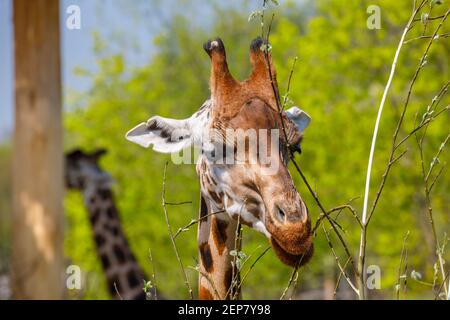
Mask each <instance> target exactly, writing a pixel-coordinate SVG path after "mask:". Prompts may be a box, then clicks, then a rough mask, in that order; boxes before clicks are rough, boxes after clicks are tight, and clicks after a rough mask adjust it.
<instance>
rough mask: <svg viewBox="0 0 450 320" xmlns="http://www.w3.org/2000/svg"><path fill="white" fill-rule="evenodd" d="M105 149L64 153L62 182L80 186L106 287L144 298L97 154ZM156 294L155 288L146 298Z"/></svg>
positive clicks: (128, 296)
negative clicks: (63, 179) (63, 176)
mask: <svg viewBox="0 0 450 320" xmlns="http://www.w3.org/2000/svg"><path fill="white" fill-rule="evenodd" d="M105 152H106V151H105V150H104V149H98V150H96V151H94V152H92V153H85V152H83V151H81V150H78V149H77V150H74V151H72V152H70V153H67V154H66V157H65V158H66V161H65V166H66V168H65V182H66V186H67V188H69V189H74V190H79V191H80V192H82V194H83V198H84V203H85V206H86V208H87V211H88V212H89V220H90V222H91V226H92V230H93V236H94V241H95V247H96V252H97V255H98V257H99V259H100V261H101V265H102V268H103V270H104V273H105V276H106V281H107V285H108V291H109V293H110V295H111V296H112V297H113V298H114V299H125V300H142V299H146V294H145V292H144V291H143V280H144V279H146V277H145V274H144V272H143V270H142V268H141V267H140V266H139V264H138V262H137V261H136V258H135V256H134V254H133V252H132V251H131V249H130V247H129V245H128V241H127V239H126V237H125V234H124V231H123V229H122V227H121V223H120V218H119V214H118V210H117V207H116V204H115V200H114V195H113V192H112V190H111V184H112V178H111V177H110V175H109V174H108V173H107V172H105V171H103V170H102V169H101V168H100V166H99V164H98V160H99V158H100V157H101V156H102V155H103V154H105ZM151 297H155V289H154V288H153V289H152V290H150V291H149V292H148V298H151Z"/></svg>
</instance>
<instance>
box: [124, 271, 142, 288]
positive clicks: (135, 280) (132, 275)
mask: <svg viewBox="0 0 450 320" xmlns="http://www.w3.org/2000/svg"><path fill="white" fill-rule="evenodd" d="M127 281H128V284H129V285H130V288H134V287H136V286H138V285H139V284H140V283H141V282H140V280H139V277H138V275H137V274H136V272H135V271H134V270H131V271H129V272H128V274H127Z"/></svg>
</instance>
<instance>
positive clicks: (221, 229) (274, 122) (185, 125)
mask: <svg viewBox="0 0 450 320" xmlns="http://www.w3.org/2000/svg"><path fill="white" fill-rule="evenodd" d="M264 45H267V43H266V41H264V40H262V39H261V38H260V37H258V38H256V39H255V40H253V41H252V43H251V45H250V62H251V64H252V72H251V74H250V76H249V77H248V78H247V79H246V80H245V81H237V80H235V79H234V78H233V77H232V75H231V74H230V72H229V70H228V65H227V59H226V53H225V46H224V44H223V42H222V40H221V39H220V38H217V39H215V40H209V41H208V42H206V43H205V44H204V46H203V47H204V50H205V51H206V53H207V54H208V55H209V57H210V60H211V75H210V81H209V82H210V91H211V96H210V98H209V99H208V100H207V101H206V102H205V103H204V104H203V105H202V106H201V108H200V109H199V110H198V111H197V112H196V113H194V114H193V115H192V116H191V117H189V118H187V119H183V120H175V119H169V118H163V117H160V116H153V117H151V118H150V119H149V120H148V121H147V122H143V123H141V124H139V125H137V126H136V127H134V128H133V129H131V130H130V131H128V132H127V134H126V136H125V137H126V139H128V140H129V141H131V142H134V143H137V144H139V145H141V146H143V147H146V148H148V147H150V146H153V150H155V151H157V152H161V153H179V152H180V151H182V150H186V148H188V147H191V146H194V147H195V148H197V149H199V150H200V154H199V156H198V159H197V165H196V171H197V175H198V177H199V181H200V212H199V215H200V223H199V226H198V234H197V241H198V251H199V256H200V259H199V270H200V272H199V298H200V299H230V298H233V297H236V296H238V294H239V292H238V293H236V292H232V291H233V286H232V283H233V280H234V279H235V277H238V276H239V275H238V270H236V268H235V264H234V263H232V262H233V256H232V254H230V253H232V251H233V250H234V249H235V248H236V242H237V239H236V234H237V232H236V230H237V228H239V225H240V224H241V223H242V224H244V225H247V226H249V227H251V228H253V229H255V230H257V231H259V232H261V233H263V234H264V235H265V236H266V237H267V238H268V239H269V242H270V244H271V246H272V248H273V250H274V252H275V254H276V255H277V257H278V258H279V260H281V262H283V263H284V264H286V265H289V266H296V265H303V264H305V263H306V262H308V260H309V259H310V258H311V256H312V254H313V243H312V233H311V222H310V216H309V213H308V209H307V207H306V205H305V203H304V201H303V200H302V198H301V196H300V194H299V193H298V191H297V189H296V187H295V185H294V183H293V180H292V177H291V175H290V173H289V171H288V168H287V163H288V160H289V157H288V152H294V151H300V143H301V140H302V138H303V131H304V130H305V128H306V127H307V126H308V125H309V123H310V120H311V118H310V117H309V116H308V115H307V114H306V113H305V112H304V111H302V110H300V109H299V108H298V107H292V108H290V109H288V110H286V111H282V112H281V113H279V111H278V106H277V99H279V98H278V86H277V82H276V72H275V68H274V65H273V62H272V58H271V54H270V52H268V53H267V58H268V59H266V53H265V52H264V51H263V48H264ZM274 92H276V95H277V96H276V95H275V94H274ZM281 131H282V132H283V133H284V134H282V133H280V132H281ZM252 132H253V133H255V134H256V137H257V141H256V146H255V143H253V144H252V143H251V140H250V138H251V133H252ZM233 133H234V135H233ZM274 133H275V135H273V134H274ZM277 134H278V135H277ZM230 136H231V137H230ZM273 136H275V137H277V136H278V139H275V142H273V140H272V143H265V144H264V143H262V141H269V140H270V138H271V137H273ZM239 139H240V140H239ZM240 141H241V146H242V141H243V142H244V143H243V145H244V147H243V149H242V148H241V149H240V150H241V152H240V153H239V152H237V151H239V143H240ZM252 141H253V142H255V140H252ZM252 148H253V149H252ZM289 149H290V150H289ZM252 150H253V151H252ZM255 150H256V152H255ZM271 151H274V152H271ZM229 152H231V155H232V156H231V160H234V162H233V161H231V162H230V163H229V162H227V161H223V155H224V154H225V153H226V155H227V156H228V154H229ZM267 153H269V154H271V157H270V163H267V162H263V161H262V160H261V159H260V158H258V159H256V160H255V155H256V156H259V155H261V154H267ZM221 210H222V212H221ZM217 212H219V213H217ZM216 213H217V214H216ZM239 288H240V287H238V288H237V290H238V289H239Z"/></svg>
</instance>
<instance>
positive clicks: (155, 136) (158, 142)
mask: <svg viewBox="0 0 450 320" xmlns="http://www.w3.org/2000/svg"><path fill="white" fill-rule="evenodd" d="M190 127H191V126H190V123H189V119H184V120H175V119H168V118H163V117H159V116H155V117H152V118H150V119H149V120H148V121H147V122H142V123H140V124H138V125H137V126H136V127H134V128H133V129H131V130H130V131H128V132H127V134H126V135H125V138H126V139H127V140H128V141H131V142H134V143H136V144H138V145H140V146H142V147H144V148H148V147H150V146H153V150H155V151H157V152H161V153H174V152H179V151H180V150H182V149H184V148H186V147H189V146H190V145H191V144H192V139H191V130H190Z"/></svg>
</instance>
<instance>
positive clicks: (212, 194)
mask: <svg viewBox="0 0 450 320" xmlns="http://www.w3.org/2000/svg"><path fill="white" fill-rule="evenodd" d="M209 195H210V196H211V198H212V199H213V200H214V202H215V203H222V200H221V199H220V197H219V195H218V194H217V193H216V192H214V191H210V192H209Z"/></svg>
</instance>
